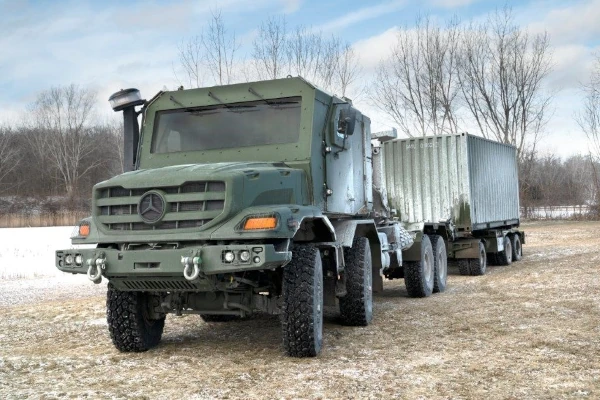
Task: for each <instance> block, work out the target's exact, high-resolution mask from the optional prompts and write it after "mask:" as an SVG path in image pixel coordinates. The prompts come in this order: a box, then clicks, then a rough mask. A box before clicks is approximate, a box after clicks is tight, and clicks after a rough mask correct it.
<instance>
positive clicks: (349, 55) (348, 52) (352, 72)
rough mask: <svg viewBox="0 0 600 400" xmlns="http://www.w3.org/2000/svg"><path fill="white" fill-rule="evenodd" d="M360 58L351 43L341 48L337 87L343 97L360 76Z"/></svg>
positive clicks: (337, 70)
mask: <svg viewBox="0 0 600 400" xmlns="http://www.w3.org/2000/svg"><path fill="white" fill-rule="evenodd" d="M361 72H362V69H361V67H360V56H359V55H358V54H356V52H355V51H354V49H353V48H352V46H351V45H350V43H346V44H345V45H344V46H343V47H342V48H341V54H340V57H339V62H338V66H337V69H336V86H337V89H338V90H339V91H340V92H339V93H340V95H341V96H346V94H347V92H348V88H349V87H350V85H352V84H353V83H354V82H355V81H356V80H357V79H358V77H359V76H360V74H361Z"/></svg>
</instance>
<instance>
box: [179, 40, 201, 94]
mask: <svg viewBox="0 0 600 400" xmlns="http://www.w3.org/2000/svg"><path fill="white" fill-rule="evenodd" d="M203 58H204V47H203V44H202V38H201V37H200V36H194V37H192V38H190V39H189V40H188V41H187V42H182V43H181V45H180V46H179V64H180V66H181V68H182V69H183V71H184V73H185V75H186V77H187V81H188V84H189V86H190V87H194V88H198V87H201V86H202V83H203V75H202V71H203ZM175 77H176V78H177V73H175ZM177 80H178V81H179V83H180V84H182V83H183V82H181V81H180V80H179V78H177Z"/></svg>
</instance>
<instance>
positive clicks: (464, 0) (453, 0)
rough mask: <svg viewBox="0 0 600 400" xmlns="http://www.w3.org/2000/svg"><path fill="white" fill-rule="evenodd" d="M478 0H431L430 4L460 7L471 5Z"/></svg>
mask: <svg viewBox="0 0 600 400" xmlns="http://www.w3.org/2000/svg"><path fill="white" fill-rule="evenodd" d="M476 1H478V0H429V4H430V5H432V6H434V7H439V8H458V7H464V6H468V5H471V4H473V3H475V2H476Z"/></svg>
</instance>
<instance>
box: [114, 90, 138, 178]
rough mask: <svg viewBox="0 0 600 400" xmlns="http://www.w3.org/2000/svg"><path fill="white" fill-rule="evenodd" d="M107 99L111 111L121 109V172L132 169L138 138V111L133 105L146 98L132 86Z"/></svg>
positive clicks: (134, 162) (133, 167)
mask: <svg viewBox="0 0 600 400" xmlns="http://www.w3.org/2000/svg"><path fill="white" fill-rule="evenodd" d="M108 101H109V103H110V106H111V107H112V109H113V111H115V112H116V111H123V152H124V154H123V172H127V171H133V170H134V169H135V164H136V161H137V160H136V155H137V148H138V143H139V140H140V127H139V124H138V120H137V116H138V112H137V111H135V106H141V105H143V104H144V103H145V102H146V100H144V99H142V96H141V95H140V91H139V90H137V89H133V88H132V89H121V90H119V91H118V92H116V93H114V94H113V95H112V96H110V97H109V98H108Z"/></svg>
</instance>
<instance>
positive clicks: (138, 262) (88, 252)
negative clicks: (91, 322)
mask: <svg viewBox="0 0 600 400" xmlns="http://www.w3.org/2000/svg"><path fill="white" fill-rule="evenodd" d="M242 251H249V252H250V255H251V256H250V260H249V261H247V262H242V261H241V260H240V257H239V254H240V252H242ZM226 252H233V253H234V254H235V260H234V261H233V262H227V261H225V259H224V254H225V253H226ZM78 255H79V256H81V257H77V256H78ZM69 256H70V257H69ZM184 258H187V259H188V260H191V259H196V260H197V261H198V266H199V269H200V272H201V275H202V274H203V275H214V274H227V273H233V272H242V271H253V270H265V269H274V268H277V267H281V266H283V265H285V264H287V263H288V262H289V261H290V260H291V259H292V253H291V252H290V251H287V250H286V251H276V249H275V246H274V245H272V244H252V245H216V246H197V247H184V248H179V249H144V250H124V251H122V250H115V249H103V248H97V249H70V250H57V251H56V267H57V268H58V269H59V270H61V271H64V272H69V273H74V274H88V270H89V268H90V266H91V267H92V268H95V267H96V266H97V267H98V268H100V269H101V270H102V276H104V277H106V278H109V279H110V278H131V279H136V278H140V277H147V278H183V277H184V275H183V271H184V269H185V265H184V263H183V262H182V260H183V259H184ZM70 259H73V262H72V263H70V264H69V263H67V261H70ZM76 259H81V263H80V264H77V263H76V262H75V261H74V260H76ZM98 260H100V261H98ZM88 276H89V275H88Z"/></svg>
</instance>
